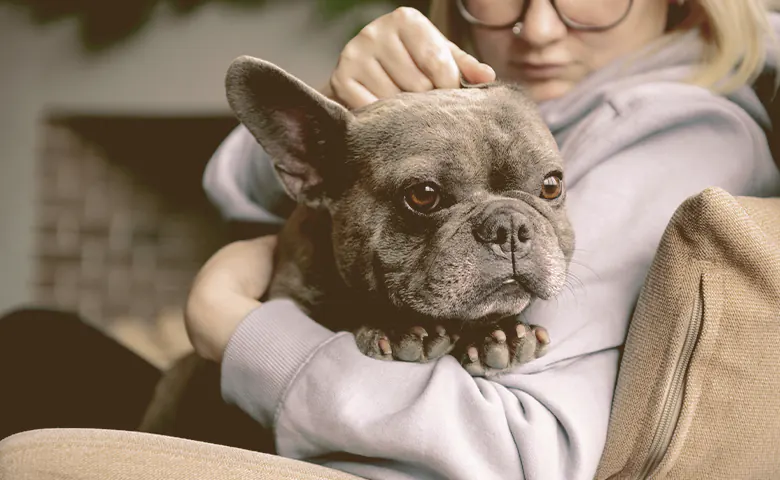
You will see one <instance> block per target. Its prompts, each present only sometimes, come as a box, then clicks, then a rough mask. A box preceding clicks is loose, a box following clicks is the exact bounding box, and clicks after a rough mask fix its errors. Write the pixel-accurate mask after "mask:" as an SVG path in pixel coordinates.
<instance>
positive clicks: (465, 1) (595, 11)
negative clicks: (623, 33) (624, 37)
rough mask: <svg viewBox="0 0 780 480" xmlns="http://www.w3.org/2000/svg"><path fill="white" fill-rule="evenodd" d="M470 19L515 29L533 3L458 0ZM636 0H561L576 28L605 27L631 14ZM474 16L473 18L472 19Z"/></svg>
mask: <svg viewBox="0 0 780 480" xmlns="http://www.w3.org/2000/svg"><path fill="white" fill-rule="evenodd" d="M457 1H458V4H459V5H458V6H459V7H460V8H461V11H463V12H464V16H466V17H467V18H466V19H467V20H470V21H472V22H476V23H479V24H482V25H485V26H489V27H503V26H511V25H513V24H514V23H515V22H517V21H518V20H519V19H520V15H522V13H523V8H524V7H525V2H528V1H531V0H457ZM631 1H632V0H557V1H555V2H553V3H554V4H555V7H556V8H557V10H558V13H559V15H560V16H561V17H562V18H563V19H564V21H566V23H567V24H568V25H569V26H570V27H573V28H577V27H582V28H604V27H611V26H613V25H615V24H617V23H619V22H620V21H621V20H623V18H625V16H626V15H627V14H628V10H629V9H630V8H631ZM468 17H471V18H468Z"/></svg>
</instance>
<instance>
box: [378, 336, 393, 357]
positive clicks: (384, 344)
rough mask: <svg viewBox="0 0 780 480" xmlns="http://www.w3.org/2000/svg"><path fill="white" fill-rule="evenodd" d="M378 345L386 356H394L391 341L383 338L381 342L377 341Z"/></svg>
mask: <svg viewBox="0 0 780 480" xmlns="http://www.w3.org/2000/svg"><path fill="white" fill-rule="evenodd" d="M377 345H378V346H379V350H381V351H382V354H384V355H392V354H393V349H392V348H391V347H390V340H388V339H387V337H382V338H380V339H379V340H377Z"/></svg>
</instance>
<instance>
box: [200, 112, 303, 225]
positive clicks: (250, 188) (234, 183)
mask: <svg viewBox="0 0 780 480" xmlns="http://www.w3.org/2000/svg"><path fill="white" fill-rule="evenodd" d="M203 188H204V189H205V191H206V195H207V196H208V198H209V200H210V201H211V203H213V204H214V205H215V206H216V207H217V208H218V209H219V211H220V213H221V214H222V217H223V218H224V219H225V220H236V221H244V222H252V223H266V224H271V225H281V224H282V223H284V220H285V217H286V216H287V212H289V210H290V206H291V203H292V200H291V199H290V198H289V197H288V196H287V194H286V192H285V191H284V188H283V187H282V184H281V182H280V181H279V179H278V177H277V176H276V172H275V171H274V169H273V166H272V164H271V160H270V158H269V156H268V154H267V153H266V152H265V150H263V148H262V147H261V146H260V144H258V143H257V141H256V140H255V138H254V137H253V136H252V134H251V133H249V130H247V129H246V127H244V126H243V125H238V126H237V127H236V128H235V129H233V131H232V132H231V133H230V135H228V137H227V138H226V139H225V140H224V141H223V142H222V144H220V146H219V148H217V150H216V151H215V152H214V155H212V157H211V159H210V160H209V163H208V165H206V170H205V172H204V174H203Z"/></svg>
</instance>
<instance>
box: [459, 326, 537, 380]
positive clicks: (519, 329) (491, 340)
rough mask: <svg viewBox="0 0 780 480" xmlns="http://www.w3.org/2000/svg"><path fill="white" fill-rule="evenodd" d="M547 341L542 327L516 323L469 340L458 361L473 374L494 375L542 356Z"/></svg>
mask: <svg viewBox="0 0 780 480" xmlns="http://www.w3.org/2000/svg"><path fill="white" fill-rule="evenodd" d="M507 332H509V335H507ZM549 344H550V334H549V332H548V331H547V330H546V329H545V328H544V327H539V326H535V325H526V324H524V323H517V324H516V325H514V328H512V327H509V328H506V329H501V328H496V329H493V330H492V331H491V332H490V333H489V334H486V335H485V336H484V338H483V339H482V340H481V341H477V342H473V343H471V345H469V346H468V347H467V348H466V351H465V354H464V355H463V356H462V357H461V364H462V365H463V367H464V368H465V369H466V371H468V372H469V373H470V374H472V375H475V376H490V375H496V374H499V373H503V372H506V371H508V370H509V369H511V368H513V367H516V366H518V365H522V364H524V363H528V362H530V361H532V360H535V359H537V358H539V357H541V356H542V355H544V354H545V352H546V349H547V346H548V345H549Z"/></svg>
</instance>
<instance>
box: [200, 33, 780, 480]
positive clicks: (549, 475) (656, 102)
mask: <svg viewBox="0 0 780 480" xmlns="http://www.w3.org/2000/svg"><path fill="white" fill-rule="evenodd" d="M774 20H777V18H775V19H774ZM702 46H703V45H702V43H701V41H700V40H699V38H698V36H697V34H696V32H690V33H687V34H685V35H684V36H683V37H682V38H680V40H679V41H678V42H675V43H673V44H670V45H667V46H666V47H664V48H662V49H660V50H655V51H654V53H653V54H651V55H647V56H643V57H641V58H640V59H639V60H633V61H630V62H624V61H617V62H615V63H614V64H613V65H610V66H608V67H606V68H604V69H602V70H600V71H598V72H596V73H595V74H593V75H591V76H590V77H589V78H587V79H585V80H584V81H583V82H582V83H581V84H579V85H578V86H577V87H576V89H575V90H574V91H572V92H571V93H569V94H568V95H566V96H565V97H563V98H560V99H556V100H554V101H550V102H546V103H544V104H542V105H541V110H542V114H543V116H544V118H545V120H546V121H547V124H548V125H549V127H550V129H551V130H552V132H553V134H554V135H555V138H556V140H557V142H558V145H559V147H560V149H561V152H562V154H563V157H564V160H565V168H566V176H567V187H568V200H567V202H568V211H569V215H570V218H571V221H572V223H573V226H574V229H575V232H576V236H577V249H576V252H575V254H574V258H573V261H572V265H571V274H572V276H573V277H574V278H576V279H577V282H575V283H573V285H572V286H573V288H572V289H571V290H570V291H566V292H564V293H562V294H561V295H560V296H559V297H558V298H556V299H553V300H550V301H538V302H536V303H534V304H532V306H531V307H529V309H528V310H527V312H526V318H527V320H528V321H529V322H530V323H535V324H539V325H543V326H545V327H546V328H547V329H548V330H549V331H550V335H551V337H552V339H553V343H552V345H551V347H550V350H549V352H548V353H547V355H546V356H544V357H542V358H541V359H538V360H536V361H534V362H531V363H529V364H527V365H524V366H522V367H519V368H517V369H516V370H514V371H512V372H511V373H509V374H506V375H503V376H501V377H499V378H497V379H492V380H486V379H483V378H472V377H471V376H469V375H468V374H467V373H466V372H465V371H464V370H463V368H461V366H460V365H459V364H458V362H457V361H456V360H455V359H454V358H452V357H449V356H447V357H444V358H442V359H440V360H438V361H436V362H432V363H428V364H422V365H418V364H407V363H401V362H382V361H378V360H373V359H370V358H367V357H365V356H363V355H362V354H361V353H360V352H359V351H358V350H357V348H356V347H355V342H354V338H353V336H352V335H351V334H350V333H345V332H340V333H336V332H332V331H329V330H327V329H325V328H323V327H322V326H320V325H318V324H317V323H315V322H314V321H313V320H311V319H310V318H308V317H307V316H306V315H304V314H303V313H302V312H301V311H300V310H299V309H298V308H297V307H296V305H295V304H293V303H292V302H290V301H287V300H274V301H270V302H267V303H265V304H263V305H262V306H260V307H258V308H257V309H256V310H254V311H253V312H251V313H250V314H249V315H248V316H247V318H246V319H244V321H243V322H242V323H241V324H240V326H239V327H238V329H237V330H236V332H235V334H234V335H233V336H232V338H231V340H230V342H229V345H228V347H227V350H226V352H225V356H224V361H223V364H222V394H223V397H224V398H225V400H226V401H228V402H231V403H234V404H236V405H238V406H239V407H240V408H241V409H243V410H244V411H246V412H247V413H249V414H250V415H251V416H252V417H254V418H255V419H256V420H257V421H258V422H260V423H261V424H263V425H265V426H267V427H272V428H274V430H275V436H276V444H277V449H278V453H279V454H280V455H283V456H286V457H292V458H298V459H304V460H308V461H311V462H316V463H320V464H323V465H327V466H330V467H333V468H337V469H341V470H344V471H347V472H351V473H353V474H356V475H359V476H363V477H366V478H371V479H387V480H391V479H392V480H401V479H453V480H457V479H464V480H466V479H468V480H472V479H480V480H494V479H502V480H509V479H522V478H525V479H567V480H578V479H590V478H593V475H594V474H595V471H596V467H597V464H598V461H599V458H600V455H601V452H602V449H603V446H604V441H605V437H606V431H607V422H608V419H609V411H610V405H611V401H612V395H613V390H614V385H615V381H616V376H617V369H618V347H619V346H620V345H621V344H622V343H623V341H624V338H625V335H626V330H627V327H628V323H629V320H630V317H631V313H632V310H633V307H634V304H635V302H636V299H637V297H638V294H639V290H640V287H641V285H642V283H643V281H644V279H645V276H646V274H647V271H648V269H649V266H650V263H651V261H652V259H653V256H654V253H655V251H656V248H657V246H658V243H659V241H660V238H661V235H662V234H663V231H664V228H665V227H666V225H667V223H668V221H669V220H670V218H671V216H672V214H673V213H674V211H675V209H676V208H677V207H678V206H679V205H680V204H681V203H682V202H683V200H685V199H686V198H687V197H689V196H691V195H694V194H696V193H698V192H700V191H701V190H703V189H704V188H706V187H709V186H719V187H722V188H724V189H725V190H727V191H728V192H730V193H732V194H734V195H750V196H776V195H778V194H780V175H779V174H778V169H777V167H776V166H775V163H774V162H773V160H772V157H771V155H770V152H769V149H768V147H767V141H766V137H765V133H764V130H763V129H768V128H770V124H769V119H768V116H767V113H766V110H765V108H764V107H763V105H762V103H761V102H760V101H759V99H758V98H757V96H756V95H755V93H754V92H753V90H752V89H751V88H750V86H745V87H744V88H742V89H740V90H739V91H738V92H736V93H734V94H733V95H730V96H728V97H721V96H717V95H715V94H713V93H711V92H709V91H708V90H705V89H703V88H699V87H696V86H692V85H688V84H685V83H681V82H680V80H681V79H683V78H685V76H686V75H688V74H689V73H690V72H691V71H692V68H693V67H694V66H695V64H696V62H697V61H698V60H699V58H700V54H701V51H702ZM767 68H768V69H769V68H771V67H770V66H769V65H767ZM204 186H205V189H206V191H207V193H208V195H209V196H210V198H211V199H212V201H213V202H214V203H215V204H216V205H217V206H218V207H219V208H220V209H221V211H222V212H223V214H224V216H225V217H226V218H230V219H241V220H251V221H258V222H270V223H281V222H283V221H284V220H283V213H280V212H283V211H285V207H286V206H287V203H289V200H287V199H285V197H284V193H283V190H282V188H281V186H280V184H279V183H278V181H277V179H276V177H275V175H274V173H273V171H272V169H271V167H270V163H269V159H268V158H267V155H265V153H264V152H263V151H262V149H261V148H260V147H259V145H257V143H256V142H255V140H254V139H253V138H252V137H251V136H250V135H249V134H248V132H247V131H246V130H245V129H244V128H243V127H238V128H237V129H236V130H235V131H234V132H233V133H232V134H231V135H230V136H229V137H228V138H227V139H226V140H225V141H224V142H223V144H222V145H221V146H220V148H219V149H218V150H217V152H216V153H215V154H214V156H213V158H212V160H211V162H210V163H209V165H208V168H207V170H206V173H205V177H204Z"/></svg>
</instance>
